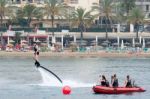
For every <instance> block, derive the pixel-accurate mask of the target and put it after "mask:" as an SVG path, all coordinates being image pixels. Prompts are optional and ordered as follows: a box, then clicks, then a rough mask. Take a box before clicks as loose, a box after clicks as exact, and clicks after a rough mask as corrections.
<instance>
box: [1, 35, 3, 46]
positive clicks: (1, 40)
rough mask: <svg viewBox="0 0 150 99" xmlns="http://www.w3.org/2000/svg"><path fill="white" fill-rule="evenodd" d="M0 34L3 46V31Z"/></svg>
mask: <svg viewBox="0 0 150 99" xmlns="http://www.w3.org/2000/svg"><path fill="white" fill-rule="evenodd" d="M0 36H1V46H3V33H0Z"/></svg>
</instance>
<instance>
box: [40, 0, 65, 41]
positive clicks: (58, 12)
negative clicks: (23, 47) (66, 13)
mask: <svg viewBox="0 0 150 99" xmlns="http://www.w3.org/2000/svg"><path fill="white" fill-rule="evenodd" d="M43 10H44V15H46V16H47V19H49V17H50V18H51V25H52V28H54V20H55V18H56V17H57V18H58V17H61V16H62V13H63V12H62V11H63V4H62V3H61V2H59V1H58V0H45V7H44V8H43ZM52 36H53V37H54V31H52ZM52 43H54V42H52Z"/></svg>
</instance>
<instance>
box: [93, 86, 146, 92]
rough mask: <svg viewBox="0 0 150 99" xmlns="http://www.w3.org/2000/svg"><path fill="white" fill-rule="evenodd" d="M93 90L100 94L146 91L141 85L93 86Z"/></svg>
mask: <svg viewBox="0 0 150 99" xmlns="http://www.w3.org/2000/svg"><path fill="white" fill-rule="evenodd" d="M93 91H94V92H95V93H99V94H123V93H132V92H144V91H145V90H144V89H143V88H140V87H132V88H127V87H117V88H113V87H104V86H99V85H97V86H93Z"/></svg>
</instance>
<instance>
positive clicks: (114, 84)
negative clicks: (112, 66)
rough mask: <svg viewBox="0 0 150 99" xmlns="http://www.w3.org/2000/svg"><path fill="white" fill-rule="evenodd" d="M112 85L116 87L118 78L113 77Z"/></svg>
mask: <svg viewBox="0 0 150 99" xmlns="http://www.w3.org/2000/svg"><path fill="white" fill-rule="evenodd" d="M112 86H113V87H118V79H114V82H113V84H112Z"/></svg>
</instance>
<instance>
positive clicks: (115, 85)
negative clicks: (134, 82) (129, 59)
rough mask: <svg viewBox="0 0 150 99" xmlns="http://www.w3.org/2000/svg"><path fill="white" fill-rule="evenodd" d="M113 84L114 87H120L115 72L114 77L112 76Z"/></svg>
mask: <svg viewBox="0 0 150 99" xmlns="http://www.w3.org/2000/svg"><path fill="white" fill-rule="evenodd" d="M111 85H112V87H118V85H119V84H118V78H117V76H116V74H114V75H113V76H112V77H111Z"/></svg>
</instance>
